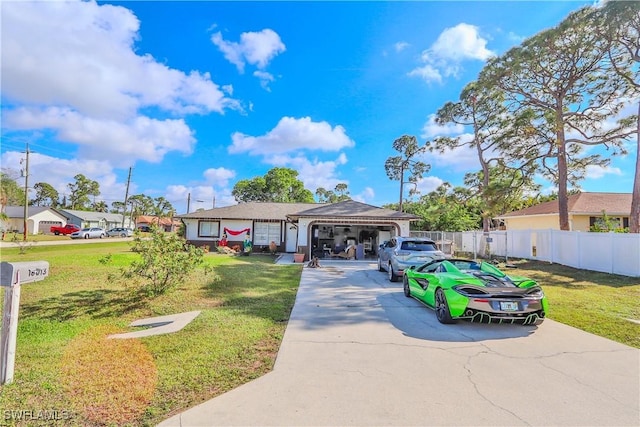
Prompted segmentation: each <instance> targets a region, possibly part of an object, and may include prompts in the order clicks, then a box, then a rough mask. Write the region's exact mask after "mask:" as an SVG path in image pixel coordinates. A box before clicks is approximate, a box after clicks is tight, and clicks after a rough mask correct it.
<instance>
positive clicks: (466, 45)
mask: <svg viewBox="0 0 640 427" xmlns="http://www.w3.org/2000/svg"><path fill="white" fill-rule="evenodd" d="M486 46H487V40H486V39H484V38H482V37H480V35H479V31H478V27H476V26H475V25H469V24H465V23H460V24H458V25H456V26H455V27H452V28H447V29H445V30H444V31H443V32H442V33H440V36H438V39H437V40H436V41H435V43H434V44H433V45H431V48H430V49H428V50H426V51H424V52H423V53H422V58H423V60H429V59H430V58H431V57H435V58H437V59H445V60H452V61H456V62H458V61H462V60H466V59H477V60H480V61H486V60H487V59H489V58H490V57H491V56H493V55H495V53H494V52H492V51H490V50H488V49H487V48H486Z"/></svg>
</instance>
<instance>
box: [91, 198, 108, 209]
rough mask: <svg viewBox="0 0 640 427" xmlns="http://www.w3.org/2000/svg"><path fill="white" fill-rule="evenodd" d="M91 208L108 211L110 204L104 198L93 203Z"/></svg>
mask: <svg viewBox="0 0 640 427" xmlns="http://www.w3.org/2000/svg"><path fill="white" fill-rule="evenodd" d="M91 209H92V210H93V211H94V212H108V211H109V206H107V203H106V202H105V201H104V200H99V201H97V202H94V203H92V204H91Z"/></svg>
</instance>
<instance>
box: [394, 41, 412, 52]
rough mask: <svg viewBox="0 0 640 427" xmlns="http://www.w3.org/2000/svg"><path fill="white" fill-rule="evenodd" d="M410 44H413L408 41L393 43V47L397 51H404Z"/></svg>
mask: <svg viewBox="0 0 640 427" xmlns="http://www.w3.org/2000/svg"><path fill="white" fill-rule="evenodd" d="M409 46H411V45H410V44H409V43H407V42H397V43H396V44H394V45H393V48H394V49H395V50H396V52H402V51H403V50H405V49H406V48H408V47H409Z"/></svg>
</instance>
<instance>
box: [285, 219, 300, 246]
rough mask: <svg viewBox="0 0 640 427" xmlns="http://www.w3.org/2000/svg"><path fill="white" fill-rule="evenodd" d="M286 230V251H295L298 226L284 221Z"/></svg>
mask: <svg viewBox="0 0 640 427" xmlns="http://www.w3.org/2000/svg"><path fill="white" fill-rule="evenodd" d="M285 224H286V227H287V230H286V233H285V237H284V238H285V246H286V251H287V252H296V251H297V250H298V227H296V226H294V225H292V224H289V223H285Z"/></svg>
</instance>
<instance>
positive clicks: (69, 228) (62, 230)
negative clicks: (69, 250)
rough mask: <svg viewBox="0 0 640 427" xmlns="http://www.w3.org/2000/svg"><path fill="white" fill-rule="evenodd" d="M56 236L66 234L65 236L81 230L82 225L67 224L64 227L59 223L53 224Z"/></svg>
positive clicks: (52, 228)
mask: <svg viewBox="0 0 640 427" xmlns="http://www.w3.org/2000/svg"><path fill="white" fill-rule="evenodd" d="M50 231H51V232H52V233H53V234H55V235H56V236H59V235H61V234H64V235H65V236H66V235H68V234H71V233H75V232H76V231H80V227H78V226H77V225H74V224H67V225H65V226H64V227H60V226H58V225H53V226H51V230H50Z"/></svg>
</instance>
